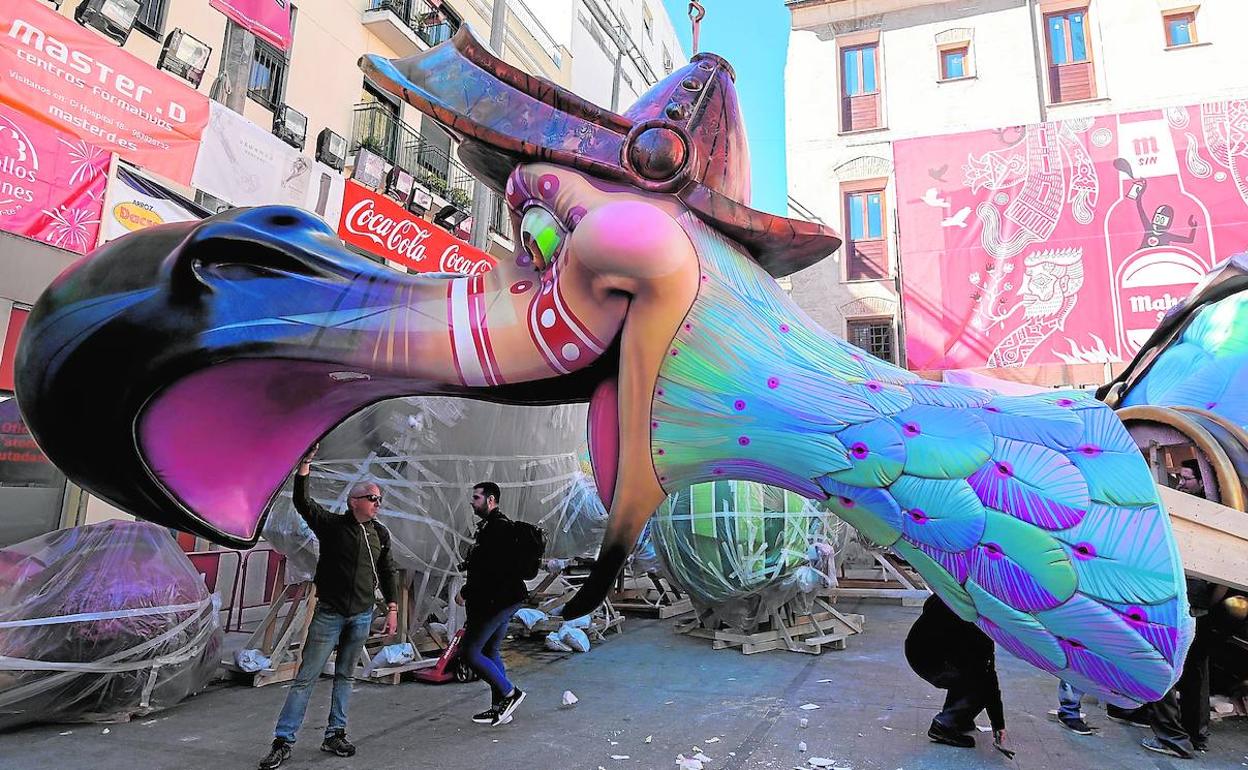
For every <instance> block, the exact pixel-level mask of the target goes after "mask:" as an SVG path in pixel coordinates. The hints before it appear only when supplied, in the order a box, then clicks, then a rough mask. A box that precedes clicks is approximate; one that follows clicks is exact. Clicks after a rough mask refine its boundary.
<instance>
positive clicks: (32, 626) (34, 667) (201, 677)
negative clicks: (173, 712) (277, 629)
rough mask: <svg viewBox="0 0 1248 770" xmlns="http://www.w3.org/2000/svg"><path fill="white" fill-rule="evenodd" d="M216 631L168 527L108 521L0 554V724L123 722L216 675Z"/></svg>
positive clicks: (202, 591) (196, 578)
mask: <svg viewBox="0 0 1248 770" xmlns="http://www.w3.org/2000/svg"><path fill="white" fill-rule="evenodd" d="M221 642H222V631H221V624H220V622H219V620H218V615H217V607H216V603H215V602H214V599H213V598H212V597H211V596H210V595H209V594H208V590H207V588H205V586H204V581H203V578H202V577H200V575H199V573H198V572H196V571H195V568H194V567H193V566H192V565H191V562H190V560H188V559H187V558H186V555H185V554H184V553H182V551H181V550H180V549H179V548H178V545H177V543H176V542H175V541H174V539H173V537H172V536H171V535H170V533H169V531H168V530H166V529H164V528H162V527H158V526H156V525H154V524H148V523H145V522H124V521H107V522H104V523H101V524H92V525H90V526H85V527H76V528H73V529H62V530H57V531H56V532H50V533H48V534H46V535H41V536H39V537H36V538H32V539H30V540H26V541H24V542H21V543H18V544H16V545H14V546H11V547H9V548H6V549H4V550H2V551H0V730H3V729H7V728H11V727H15V726H17V725H22V724H27V723H30V722H75V721H108V722H113V721H124V720H126V719H129V718H130V717H131V716H136V715H141V714H147V713H150V712H152V711H158V710H160V709H164V708H168V707H170V706H173V705H175V704H177V703H178V702H180V701H181V700H183V699H184V698H186V697H187V696H188V695H192V694H194V693H196V692H199V691H200V690H201V689H203V687H204V686H205V685H206V684H208V682H209V681H210V680H211V679H212V676H213V674H214V673H215V672H216V669H217V664H218V661H219V660H220V657H221Z"/></svg>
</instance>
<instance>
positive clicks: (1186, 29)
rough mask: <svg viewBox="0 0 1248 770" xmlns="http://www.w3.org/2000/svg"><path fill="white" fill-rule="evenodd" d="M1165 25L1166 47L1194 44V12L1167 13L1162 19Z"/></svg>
mask: <svg viewBox="0 0 1248 770" xmlns="http://www.w3.org/2000/svg"><path fill="white" fill-rule="evenodd" d="M1162 20H1163V21H1164V22H1165V25H1166V47H1167V48H1178V47H1179V46H1184V45H1192V44H1193V43H1195V42H1196V12H1195V11H1184V12H1183V13H1168V14H1166V15H1165V16H1163V17H1162Z"/></svg>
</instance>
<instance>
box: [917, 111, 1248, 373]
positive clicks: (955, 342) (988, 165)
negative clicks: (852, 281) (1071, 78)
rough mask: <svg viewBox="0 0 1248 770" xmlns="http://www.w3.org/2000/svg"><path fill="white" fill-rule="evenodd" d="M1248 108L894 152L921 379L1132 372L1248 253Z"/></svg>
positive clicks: (975, 135) (972, 137) (924, 141)
mask: <svg viewBox="0 0 1248 770" xmlns="http://www.w3.org/2000/svg"><path fill="white" fill-rule="evenodd" d="M1246 136H1248V101H1226V102H1211V103H1208V104H1198V105H1192V106H1186V107H1169V108H1165V109H1158V110H1148V111H1141V112H1133V113H1124V114H1117V115H1106V116H1100V117H1094V118H1093V117H1089V118H1077V119H1071V120H1064V121H1051V122H1048V123H1042V124H1035V125H1029V126H1016V127H1009V128H1004V129H997V130H990V131H976V132H969V133H962V134H951V135H946V136H934V137H925V138H920V139H910V140H905V141H900V142H897V143H895V144H894V147H893V150H894V159H895V161H896V169H897V172H896V173H897V198H898V206H897V212H898V220H899V224H900V228H901V233H900V239H899V241H900V243H899V246H900V253H901V272H902V292H903V301H904V303H905V316H906V349H907V356H908V363H909V366H910V367H911V368H912V369H952V368H979V367H989V368H1003V367H1019V366H1029V365H1037V364H1076V363H1104V362H1114V361H1127V360H1130V359H1131V358H1132V356H1134V355H1135V353H1136V351H1137V350H1139V347H1140V345H1141V343H1143V341H1144V340H1145V339H1147V337H1148V335H1149V334H1150V333H1151V332H1152V330H1153V329H1154V328H1156V326H1157V324H1158V322H1159V321H1160V319H1161V317H1162V315H1163V314H1164V313H1165V312H1166V311H1167V310H1168V309H1170V308H1171V307H1173V306H1174V305H1175V304H1176V303H1178V302H1179V301H1181V300H1182V299H1183V298H1184V297H1185V296H1187V294H1188V292H1189V291H1190V290H1191V289H1192V287H1193V286H1195V284H1196V282H1197V281H1199V280H1200V278H1201V277H1202V276H1203V275H1204V274H1205V273H1206V272H1208V271H1209V270H1210V269H1212V268H1213V266H1214V265H1215V264H1218V263H1220V262H1222V261H1224V260H1225V259H1226V258H1227V257H1229V256H1230V255H1231V254H1233V253H1235V252H1237V251H1241V250H1243V249H1244V248H1245V247H1246V246H1248V236H1246V235H1245V233H1248V141H1245V138H1244V137H1246Z"/></svg>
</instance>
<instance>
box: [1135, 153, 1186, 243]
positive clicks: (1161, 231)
mask: <svg viewBox="0 0 1248 770" xmlns="http://www.w3.org/2000/svg"><path fill="white" fill-rule="evenodd" d="M1114 168H1116V169H1118V170H1119V171H1122V172H1123V173H1124V174H1126V175H1127V176H1128V177H1130V178H1131V180H1132V182H1131V189H1130V190H1128V191H1127V197H1128V198H1130V199H1132V200H1134V201H1135V208H1136V210H1137V211H1138V212H1139V214H1140V224H1142V225H1143V226H1144V238H1143V239H1142V240H1141V241H1140V248H1141V249H1149V248H1155V247H1157V246H1169V245H1170V244H1172V243H1184V244H1187V243H1195V241H1196V228H1197V226H1198V225H1199V224H1200V223H1199V222H1198V221H1197V219H1196V215H1194V214H1189V215H1188V217H1187V225H1188V227H1189V228H1190V230H1188V233H1187V235H1175V234H1173V233H1171V232H1170V226H1171V225H1172V224H1173V223H1174V206H1171V205H1170V204H1168V203H1163V204H1161V205H1160V206H1158V207H1157V208H1156V210H1155V211H1153V215H1152V216H1151V217H1150V216H1149V215H1148V210H1147V209H1146V208H1145V207H1144V193H1145V192H1146V191H1147V190H1148V180H1147V179H1136V178H1135V174H1134V173H1132V170H1131V164H1130V163H1129V162H1128V161H1127V160H1126V159H1125V158H1116V159H1115V160H1114Z"/></svg>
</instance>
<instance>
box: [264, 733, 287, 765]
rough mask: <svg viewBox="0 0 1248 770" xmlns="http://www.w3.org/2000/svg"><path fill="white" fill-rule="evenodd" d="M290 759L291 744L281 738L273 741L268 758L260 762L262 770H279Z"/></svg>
mask: <svg viewBox="0 0 1248 770" xmlns="http://www.w3.org/2000/svg"><path fill="white" fill-rule="evenodd" d="M288 759H290V744H289V743H287V742H286V741H284V740H282V739H281V738H274V739H273V748H271V749H270V750H269V753H268V756H266V757H265V758H264V759H262V760H260V765H259V767H260V770H277V768H279V767H281V766H282V763H283V762H285V761H286V760H288Z"/></svg>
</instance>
